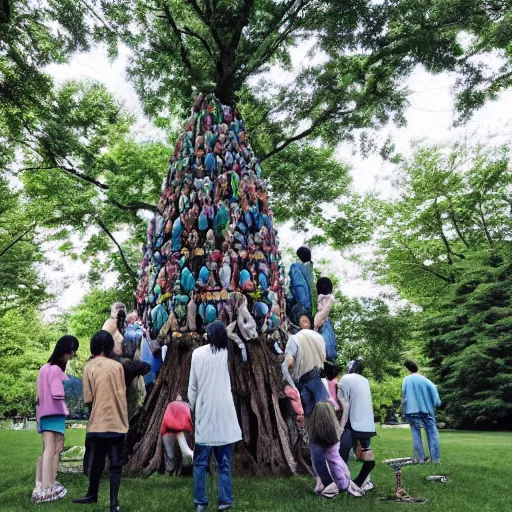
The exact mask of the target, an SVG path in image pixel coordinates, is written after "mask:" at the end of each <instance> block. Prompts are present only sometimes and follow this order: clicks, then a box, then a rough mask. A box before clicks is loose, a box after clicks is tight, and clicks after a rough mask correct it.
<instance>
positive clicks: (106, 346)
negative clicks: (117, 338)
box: [91, 331, 114, 357]
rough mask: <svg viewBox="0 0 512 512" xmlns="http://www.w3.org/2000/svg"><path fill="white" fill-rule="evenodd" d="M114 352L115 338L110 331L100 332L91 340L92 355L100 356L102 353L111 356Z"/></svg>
mask: <svg viewBox="0 0 512 512" xmlns="http://www.w3.org/2000/svg"><path fill="white" fill-rule="evenodd" d="M113 350H114V338H112V334H110V333H109V332H108V331H98V332H96V333H94V334H93V336H92V338H91V354H92V355H93V356H99V355H100V354H101V353H102V352H103V353H104V354H105V356H107V357H108V356H110V354H111V353H112V351H113Z"/></svg>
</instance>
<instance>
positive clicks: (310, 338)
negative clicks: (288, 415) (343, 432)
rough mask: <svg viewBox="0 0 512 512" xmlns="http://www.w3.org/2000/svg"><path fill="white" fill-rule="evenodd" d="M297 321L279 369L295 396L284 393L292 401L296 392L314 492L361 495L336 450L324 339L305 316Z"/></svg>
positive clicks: (335, 423)
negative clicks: (297, 328)
mask: <svg viewBox="0 0 512 512" xmlns="http://www.w3.org/2000/svg"><path fill="white" fill-rule="evenodd" d="M299 325H300V327H301V330H300V331H299V332H298V333H297V334H295V335H292V336H290V338H289V339H288V342H287V344H286V348H285V360H284V362H283V364H282V371H283V376H284V378H285V380H286V381H287V382H288V384H289V386H290V388H291V389H292V391H293V392H294V393H293V394H294V395H295V397H293V394H292V393H290V391H289V390H287V395H288V396H289V397H290V398H291V399H292V403H293V401H294V400H295V401H297V400H298V397H297V395H299V394H300V399H301V401H302V405H303V408H304V416H305V423H306V430H307V433H308V437H309V447H310V452H311V461H312V465H313V470H314V471H315V473H316V475H317V476H318V479H317V487H316V489H315V492H317V493H319V494H320V495H321V496H324V497H326V498H333V497H334V496H335V495H336V494H338V492H339V491H340V490H341V491H347V492H348V493H349V494H351V495H353V496H362V495H363V494H364V492H363V491H362V490H361V489H360V488H359V487H358V486H357V485H355V484H354V482H352V481H351V480H350V473H349V470H348V467H347V465H346V463H345V462H344V461H343V460H342V458H341V457H340V454H339V447H340V443H339V440H340V425H339V422H338V420H337V419H336V414H335V412H334V407H333V405H332V403H331V401H330V395H329V391H328V388H327V386H326V385H325V384H324V382H322V378H321V376H322V374H323V368H324V363H325V361H326V358H325V343H324V341H323V339H322V337H321V336H320V335H319V334H318V333H317V332H315V331H312V330H311V321H310V319H309V318H308V317H307V316H304V315H303V316H301V317H300V319H299ZM290 370H292V371H293V377H292V375H291V374H290ZM298 420H299V422H300V418H298ZM299 424H300V423H299Z"/></svg>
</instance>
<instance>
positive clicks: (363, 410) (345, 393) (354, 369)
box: [338, 359, 377, 491]
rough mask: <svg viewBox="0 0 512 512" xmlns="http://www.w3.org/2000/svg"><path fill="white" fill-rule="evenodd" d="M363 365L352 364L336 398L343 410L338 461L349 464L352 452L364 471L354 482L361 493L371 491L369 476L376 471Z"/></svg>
mask: <svg viewBox="0 0 512 512" xmlns="http://www.w3.org/2000/svg"><path fill="white" fill-rule="evenodd" d="M363 370H364V365H363V362H362V360H361V359H358V360H356V361H351V362H350V363H349V365H348V373H347V374H346V375H344V376H343V377H342V378H341V380H340V381H339V383H338V389H339V391H338V398H339V400H340V403H341V406H342V408H343V415H342V417H341V428H342V430H343V433H342V435H341V441H340V455H341V458H342V459H343V460H344V461H345V462H348V458H349V455H350V450H351V448H354V451H355V453H356V457H357V459H358V460H360V461H361V462H362V463H363V467H362V468H361V471H360V472H359V475H357V477H356V478H354V482H355V483H356V484H357V485H358V486H359V487H361V488H362V489H363V490H364V491H369V490H371V489H373V484H372V483H371V481H370V473H371V471H372V470H373V468H374V467H375V456H374V454H373V451H372V449H371V448H370V439H371V438H372V437H373V436H376V435H377V433H376V431H375V420H374V417H373V402H372V393H371V391H370V383H369V382H368V379H366V378H365V377H363V376H362V373H363Z"/></svg>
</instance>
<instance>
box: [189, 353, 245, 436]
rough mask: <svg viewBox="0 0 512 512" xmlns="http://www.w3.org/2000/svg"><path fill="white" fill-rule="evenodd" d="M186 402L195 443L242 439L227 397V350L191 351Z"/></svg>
mask: <svg viewBox="0 0 512 512" xmlns="http://www.w3.org/2000/svg"><path fill="white" fill-rule="evenodd" d="M188 401H189V403H190V406H191V408H192V411H193V412H194V414H195V441H196V443H198V444H204V445H208V446H221V445H225V444H231V443H236V442H237V441H240V440H241V439H242V431H241V430H240V425H239V424H238V418H237V415H236V410H235V404H234V402H233V395H232V394H231V380H230V378H229V370H228V351H227V349H222V350H218V351H217V352H215V353H213V352H212V350H211V348H210V345H204V346H202V347H199V348H196V349H195V350H194V352H193V353H192V364H191V367H190V379H189V383H188Z"/></svg>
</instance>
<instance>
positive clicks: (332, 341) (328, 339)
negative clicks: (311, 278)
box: [315, 277, 338, 361]
mask: <svg viewBox="0 0 512 512" xmlns="http://www.w3.org/2000/svg"><path fill="white" fill-rule="evenodd" d="M316 290H317V294H318V297H317V301H318V303H317V313H316V315H315V330H316V331H318V332H319V333H320V334H321V335H322V338H323V339H324V342H325V349H326V354H327V359H328V360H329V361H336V359H337V358H338V353H337V351H336V337H335V335H334V329H333V327H332V325H331V321H330V319H329V315H330V314H331V310H332V306H333V305H334V295H333V294H332V290H333V284H332V281H331V280H330V279H329V278H328V277H321V278H320V279H319V280H318V281H317V283H316Z"/></svg>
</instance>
